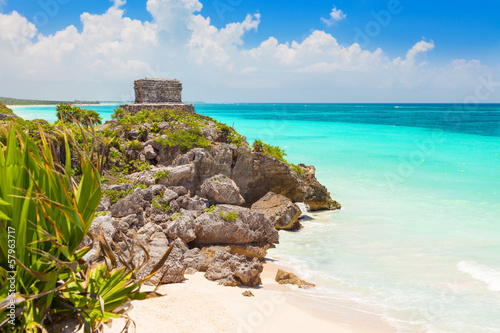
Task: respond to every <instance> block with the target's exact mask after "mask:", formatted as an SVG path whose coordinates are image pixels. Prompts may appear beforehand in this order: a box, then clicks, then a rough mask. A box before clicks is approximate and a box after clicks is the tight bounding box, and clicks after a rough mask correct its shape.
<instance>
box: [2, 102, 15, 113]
mask: <svg viewBox="0 0 500 333" xmlns="http://www.w3.org/2000/svg"><path fill="white" fill-rule="evenodd" d="M0 114H14V112H13V111H12V110H11V109H9V108H8V107H7V106H5V104H3V103H0Z"/></svg>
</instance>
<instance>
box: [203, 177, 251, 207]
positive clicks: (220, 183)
mask: <svg viewBox="0 0 500 333" xmlns="http://www.w3.org/2000/svg"><path fill="white" fill-rule="evenodd" d="M201 194H202V195H203V196H204V197H205V198H207V199H208V200H209V201H210V203H212V204H230V205H241V204H243V203H245V199H243V197H242V196H241V195H240V189H239V188H238V186H236V183H235V182H234V181H233V180H232V179H231V178H228V177H227V176H226V175H220V174H219V175H217V176H214V177H211V178H208V179H207V180H205V181H204V182H203V184H201Z"/></svg>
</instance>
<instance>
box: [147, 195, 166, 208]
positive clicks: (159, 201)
mask: <svg viewBox="0 0 500 333" xmlns="http://www.w3.org/2000/svg"><path fill="white" fill-rule="evenodd" d="M151 203H152V205H153V207H154V208H156V209H159V210H170V205H169V203H168V202H165V201H164V200H163V193H162V194H160V195H157V196H156V197H154V198H153V201H152V202H151Z"/></svg>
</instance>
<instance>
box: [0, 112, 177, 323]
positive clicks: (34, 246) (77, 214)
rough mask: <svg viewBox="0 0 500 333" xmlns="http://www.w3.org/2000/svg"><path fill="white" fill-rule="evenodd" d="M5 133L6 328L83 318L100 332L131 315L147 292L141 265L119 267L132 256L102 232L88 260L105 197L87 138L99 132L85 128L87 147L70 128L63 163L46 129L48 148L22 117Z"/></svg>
mask: <svg viewBox="0 0 500 333" xmlns="http://www.w3.org/2000/svg"><path fill="white" fill-rule="evenodd" d="M0 131H2V132H3V134H4V135H5V137H6V138H7V144H6V145H3V144H1V143H0V329H1V330H3V331H16V332H17V331H21V332H24V331H26V332H46V328H47V327H51V328H54V327H63V326H64V325H61V323H64V322H66V321H67V320H68V319H77V320H76V322H77V324H78V325H83V326H85V331H87V332H93V331H95V330H96V329H99V328H100V327H101V326H102V323H105V322H107V321H109V319H110V318H113V317H116V316H120V315H123V314H124V312H125V310H126V308H127V305H128V304H129V303H130V301H131V300H132V299H140V298H144V297H146V296H147V295H146V294H144V293H140V292H139V286H140V284H141V283H142V282H143V281H137V279H135V270H136V268H137V267H135V266H134V265H132V266H131V265H129V266H127V265H122V266H124V267H122V268H119V267H118V266H117V263H118V262H121V261H124V260H123V259H119V260H117V259H116V258H115V257H114V256H113V254H112V251H111V246H110V245H109V244H107V243H106V242H103V241H102V237H99V236H98V235H97V236H96V238H97V240H98V242H99V244H101V245H100V247H99V250H98V252H97V259H96V261H92V262H85V261H84V260H83V259H82V258H83V256H84V255H85V254H86V253H87V252H88V251H89V250H90V246H86V247H81V243H82V241H83V239H84V237H85V236H86V235H87V234H88V231H89V228H90V225H91V223H92V220H93V216H94V212H95V210H96V208H97V206H98V205H99V202H100V199H101V190H100V178H99V177H100V176H99V172H98V168H99V167H100V166H102V161H101V159H100V156H99V154H97V153H96V149H95V147H96V146H97V144H96V142H95V141H94V139H92V141H91V142H89V141H88V140H87V139H86V137H87V136H89V135H90V136H91V135H92V133H91V132H88V131H87V132H86V133H84V140H83V146H79V144H78V143H77V142H76V140H75V139H74V136H73V134H72V133H71V132H68V131H67V130H66V129H65V128H64V127H63V131H62V133H59V134H57V135H56V136H62V137H63V138H64V140H63V145H64V148H65V149H64V151H65V162H64V165H60V164H59V163H58V162H57V159H56V158H54V153H53V148H54V147H53V142H51V140H50V138H49V136H48V135H47V134H46V133H45V132H44V131H43V130H42V128H41V127H40V126H38V133H37V136H38V137H39V138H40V139H41V145H36V144H35V143H34V140H33V139H32V138H31V137H30V136H28V135H27V134H26V133H24V132H22V131H20V130H19V129H18V126H17V125H16V124H15V122H14V121H12V122H11V123H10V124H8V125H7V126H3V127H2V126H0ZM71 151H73V152H75V151H76V155H77V156H78V158H79V165H80V170H81V177H80V178H79V179H80V180H79V181H78V182H76V181H75V179H74V178H73V177H72V176H71V175H72V174H73V173H72V168H71V166H72V161H71ZM90 236H91V237H92V235H90ZM145 250H147V249H145ZM170 251H171V249H170ZM168 253H169V252H168ZM168 253H167V254H166V256H168ZM128 255H130V256H132V255H133V253H132V252H131V251H129V253H128ZM162 261H163V262H164V261H165V260H163V259H162ZM157 270H158V267H155V269H153V272H152V274H154V273H155V272H156V271H157ZM12 277H13V278H12ZM149 277H150V276H149ZM149 277H148V278H149ZM12 304H14V305H12ZM11 308H13V310H12V313H11ZM11 319H13V320H11ZM12 324H14V325H12Z"/></svg>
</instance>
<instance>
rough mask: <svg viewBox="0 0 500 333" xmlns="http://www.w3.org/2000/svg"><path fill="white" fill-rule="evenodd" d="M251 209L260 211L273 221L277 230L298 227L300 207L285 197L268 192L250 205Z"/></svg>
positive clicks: (296, 228) (295, 228)
mask: <svg viewBox="0 0 500 333" xmlns="http://www.w3.org/2000/svg"><path fill="white" fill-rule="evenodd" d="M252 210H254V211H257V212H261V213H263V214H264V216H265V217H267V218H268V219H270V220H271V221H272V222H273V223H274V227H275V228H276V229H278V230H298V229H300V222H299V217H300V215H301V210H300V208H299V207H298V206H297V205H295V204H294V203H293V202H292V201H291V200H290V199H288V198H287V197H285V196H283V195H280V194H276V193H273V192H268V193H267V194H266V195H265V196H264V197H263V198H261V199H260V200H259V201H257V202H256V203H254V204H253V205H252Z"/></svg>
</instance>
